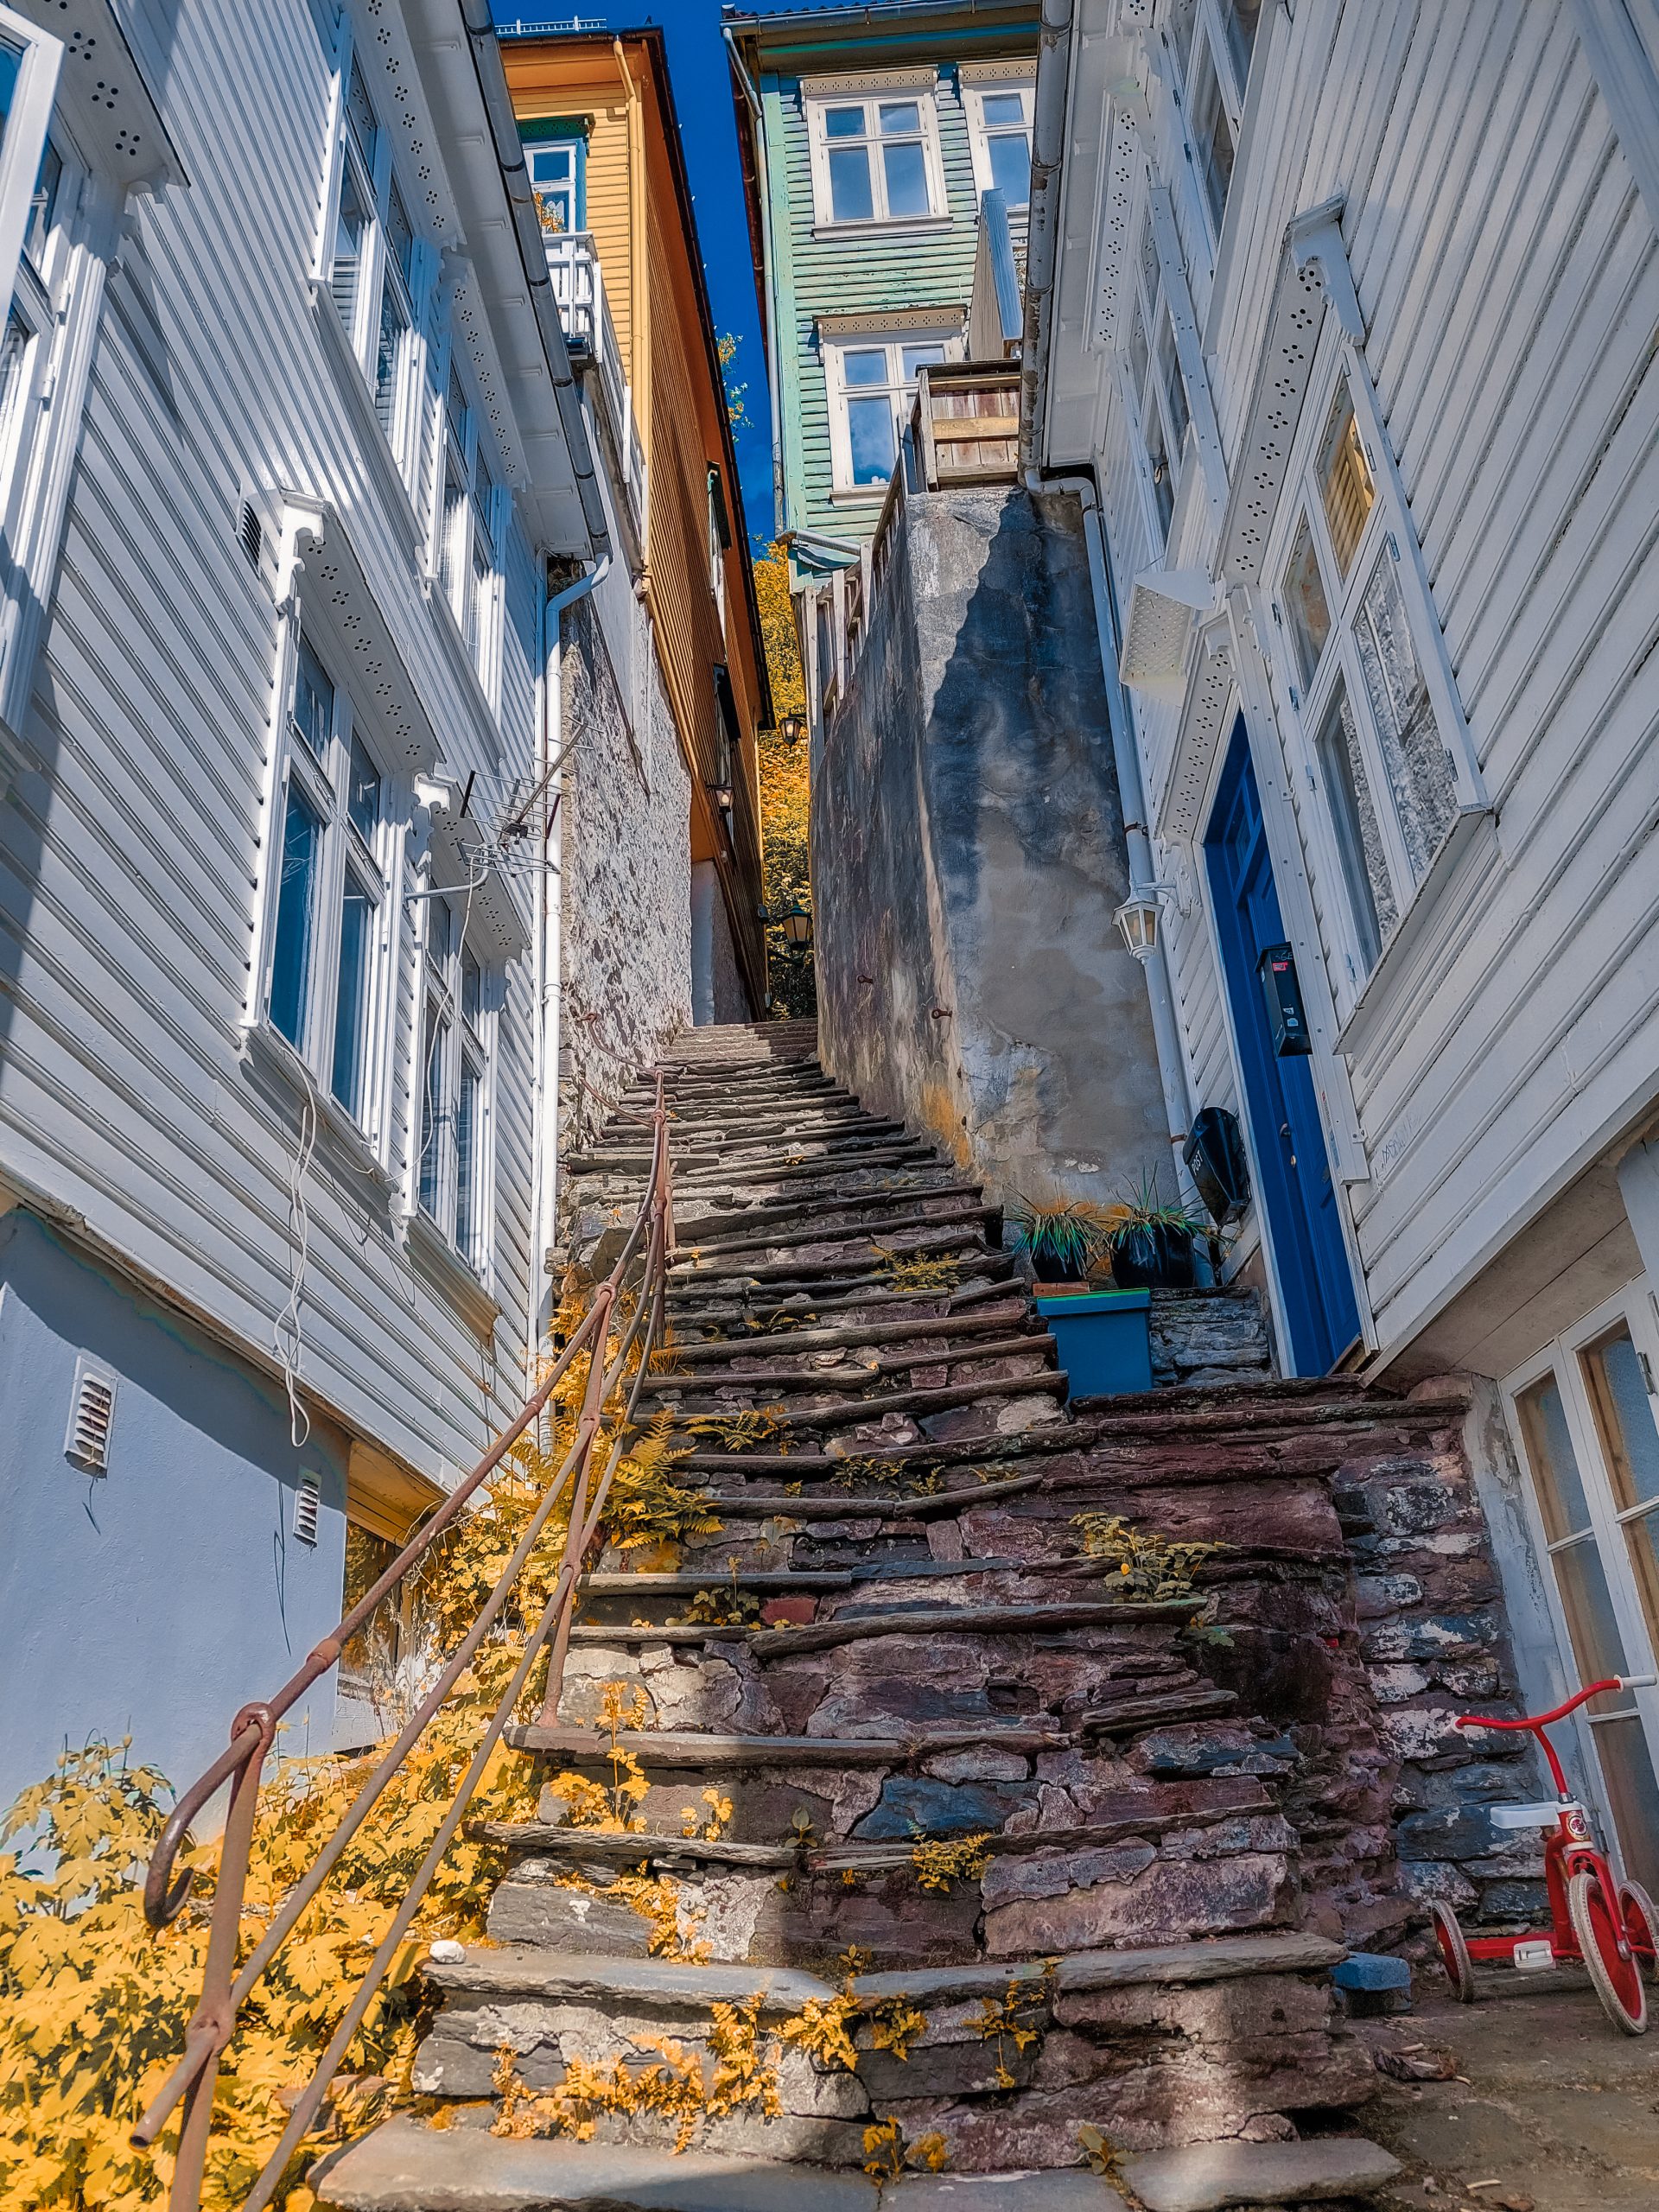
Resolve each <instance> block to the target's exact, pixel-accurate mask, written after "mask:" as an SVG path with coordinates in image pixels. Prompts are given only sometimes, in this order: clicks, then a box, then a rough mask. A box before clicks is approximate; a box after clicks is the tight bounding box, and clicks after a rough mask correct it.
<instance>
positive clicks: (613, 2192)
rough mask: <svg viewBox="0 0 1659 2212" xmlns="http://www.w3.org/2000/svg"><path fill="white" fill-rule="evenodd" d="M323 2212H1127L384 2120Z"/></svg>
mask: <svg viewBox="0 0 1659 2212" xmlns="http://www.w3.org/2000/svg"><path fill="white" fill-rule="evenodd" d="M308 2178H309V2180H310V2183H311V2186H312V2188H313V2189H314V2190H315V2191H316V2192H317V2201H318V2204H319V2206H320V2207H321V2208H322V2212H328V2208H331V2207H334V2208H338V2212H782V2208H783V2207H785V2206H787V2207H788V2212H1122V2208H1123V2200H1122V2197H1121V2196H1119V2195H1118V2193H1117V2191H1116V2190H1115V2189H1114V2188H1113V2187H1112V2186H1111V2184H1110V2183H1109V2182H1105V2181H1101V2180H1097V2179H1096V2178H1095V2177H1094V2176H1092V2175H1090V2174H1084V2173H1067V2172H1065V2171H1059V2172H1049V2173H1035V2172H1017V2173H1007V2174H995V2175H989V2174H980V2175H973V2176H971V2177H970V2176H963V2175H943V2174H907V2175H906V2177H905V2178H904V2179H903V2180H902V2181H899V2182H890V2183H882V2184H878V2183H875V2182H874V2181H872V2180H871V2179H870V2178H869V2177H868V2175H866V2174H863V2173H861V2172H857V2171H845V2170H841V2171H837V2170H835V2169H832V2168H829V2167H822V2166H811V2165H807V2164H791V2163H787V2162H785V2160H783V2159H781V2158H763V2157H759V2156H744V2155H742V2154H741V2153H737V2152H728V2153H726V2154H724V2155H716V2154H711V2153H709V2152H700V2151H686V2152H682V2153H680V2154H678V2155H675V2154H673V2153H671V2152H663V2151H661V2150H657V2149H650V2148H643V2147H639V2146H637V2145H629V2144H612V2143H575V2142H570V2141H568V2140H565V2141H547V2140H541V2141H534V2140H532V2141H513V2140H510V2139H502V2138H500V2137H499V2136H494V2135H491V2134H489V2133H486V2132H485V2131H484V2130H483V2129H481V2128H477V2127H433V2126H428V2125H427V2124H426V2123H425V2122H424V2121H423V2120H416V2119H412V2118H410V2117H407V2116H401V2115H400V2116H399V2117H398V2118H397V2119H396V2120H387V2121H386V2122H385V2124H384V2125H383V2126H379V2127H378V2128H376V2129H375V2130H374V2132H373V2133H372V2134H370V2135H365V2136H364V2137H363V2138H362V2139H361V2140H360V2141H359V2142H357V2143H353V2145H350V2147H349V2148H348V2149H346V2150H345V2151H343V2152H334V2153H333V2154H332V2155H331V2156H330V2157H328V2158H325V2159H323V2160H321V2162H320V2163H319V2164H316V2165H314V2166H313V2167H312V2169H311V2171H310V2175H309V2177H308Z"/></svg>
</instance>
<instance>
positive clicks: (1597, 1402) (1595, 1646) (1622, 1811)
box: [1505, 1280, 1659, 1882]
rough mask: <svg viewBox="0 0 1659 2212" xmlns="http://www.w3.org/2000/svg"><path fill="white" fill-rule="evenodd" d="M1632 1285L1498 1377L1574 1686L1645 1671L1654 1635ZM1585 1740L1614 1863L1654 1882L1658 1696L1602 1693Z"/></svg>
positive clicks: (1647, 1389) (1639, 1340)
mask: <svg viewBox="0 0 1659 2212" xmlns="http://www.w3.org/2000/svg"><path fill="white" fill-rule="evenodd" d="M1653 1315H1654V1308H1653V1303H1652V1300H1651V1299H1650V1298H1649V1296H1648V1295H1647V1285H1646V1282H1645V1281H1643V1280H1638V1281H1636V1282H1634V1283H1632V1284H1631V1285H1630V1287H1629V1288H1628V1289H1627V1290H1624V1291H1623V1292H1621V1293H1620V1294H1619V1295H1618V1297H1617V1298H1615V1299H1613V1300H1610V1301H1609V1302H1608V1303H1607V1304H1606V1305H1605V1306H1599V1307H1598V1308H1597V1309H1596V1311H1595V1312H1594V1313H1592V1314H1589V1315H1587V1316H1586V1318H1585V1319H1584V1320H1583V1321H1581V1322H1580V1325H1578V1326H1577V1327H1576V1328H1575V1329H1573V1330H1571V1331H1569V1332H1567V1334H1566V1335H1565V1336H1563V1337H1561V1338H1558V1339H1557V1340H1556V1342H1555V1343H1554V1344H1551V1345H1550V1346H1549V1347H1548V1349H1547V1351H1545V1352H1544V1353H1543V1354H1542V1355H1541V1357H1539V1358H1538V1359H1536V1360H1535V1361H1533V1362H1531V1363H1529V1366H1528V1367H1526V1368H1525V1369H1523V1370H1522V1371H1521V1373H1520V1374H1519V1375H1518V1376H1513V1377H1511V1378H1510V1383H1508V1384H1507V1385H1506V1386H1505V1395H1506V1397H1507V1399H1508V1401H1509V1403H1510V1408H1511V1411H1512V1414H1513V1415H1514V1418H1515V1425H1516V1430H1517V1433H1518V1439H1519V1442H1520V1446H1521V1456H1522V1461H1523V1464H1524V1466H1525V1469H1526V1471H1527V1474H1528V1475H1529V1478H1530V1483H1531V1492H1532V1506H1533V1512H1534V1518H1535V1541H1536V1543H1537V1545H1538V1548H1539V1550H1540V1551H1541V1554H1542V1555H1543V1558H1544V1560H1545V1562H1546V1573H1547V1579H1548V1594H1549V1598H1550V1601H1551V1603H1550V1610H1551V1612H1552V1615H1553V1616H1554V1621H1555V1625H1556V1633H1557V1636H1558V1638H1559V1640H1560V1647H1561V1651H1560V1656H1561V1659H1562V1662H1563V1663H1564V1665H1565V1667H1566V1669H1567V1673H1568V1675H1570V1676H1571V1677H1573V1680H1574V1681H1575V1684H1576V1685H1579V1686H1581V1685H1582V1684H1584V1683H1586V1682H1592V1681H1597V1680H1599V1679H1600V1678H1602V1677H1605V1676H1606V1675H1630V1674H1639V1673H1645V1672H1646V1671H1647V1670H1648V1669H1650V1668H1651V1667H1652V1665H1653V1663H1654V1652H1655V1646H1656V1643H1659V1426H1656V1401H1655V1398H1654V1395H1653V1391H1652V1376H1653V1372H1654V1367H1655V1363H1656V1361H1659V1339H1656V1336H1655V1332H1654V1320H1653ZM1580 1741H1581V1742H1582V1741H1587V1746H1588V1749H1589V1751H1590V1752H1591V1755H1592V1759H1593V1763H1594V1764H1593V1773H1594V1776H1595V1778H1597V1779H1599V1782H1600V1783H1601V1787H1602V1792H1603V1795H1604V1796H1605V1801H1606V1803H1607V1808H1608V1810H1609V1811H1610V1812H1611V1815H1612V1822H1613V1827H1614V1830H1615V1833H1616V1837H1617V1840H1618V1846H1619V1847H1620V1849H1621V1851H1622V1853H1623V1855H1624V1862H1625V1866H1626V1868H1627V1869H1628V1871H1629V1872H1630V1873H1631V1874H1633V1875H1634V1876H1635V1877H1636V1878H1637V1880H1639V1881H1643V1882H1653V1881H1655V1880H1659V1781H1656V1778H1655V1771H1654V1762H1655V1753H1656V1749H1659V1700H1656V1695H1655V1694H1654V1693H1653V1692H1650V1691H1637V1692H1631V1691H1628V1690H1609V1691H1605V1692H1604V1693H1603V1694H1602V1695H1601V1696H1600V1697H1599V1698H1597V1699H1595V1700H1593V1702H1592V1704H1591V1705H1590V1707H1588V1708H1587V1709H1586V1720H1585V1723H1584V1724H1583V1731H1582V1735H1581V1737H1580Z"/></svg>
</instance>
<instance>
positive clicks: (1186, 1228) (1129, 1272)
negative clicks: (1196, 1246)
mask: <svg viewBox="0 0 1659 2212" xmlns="http://www.w3.org/2000/svg"><path fill="white" fill-rule="evenodd" d="M1204 1227H1205V1223H1204V1222H1203V1220H1202V1219H1200V1218H1199V1217H1198V1215H1196V1214H1192V1213H1189V1212H1188V1211H1187V1210H1186V1208H1185V1206H1183V1205H1165V1204H1164V1202H1163V1201H1162V1199H1160V1197H1159V1195H1158V1179H1157V1177H1156V1176H1155V1175H1153V1174H1150V1173H1148V1174H1144V1175H1142V1176H1141V1179H1140V1180H1139V1182H1138V1183H1136V1184H1135V1185H1134V1186H1133V1188H1132V1189H1131V1191H1130V1192H1129V1194H1128V1197H1127V1198H1121V1199H1119V1201H1118V1202H1117V1204H1116V1205H1114V1206H1113V1207H1112V1208H1111V1210H1110V1219H1109V1225H1108V1227H1107V1229H1106V1243H1107V1248H1108V1249H1109V1251H1110V1254H1111V1259H1112V1281H1114V1282H1115V1283H1116V1284H1117V1286H1118V1287H1119V1288H1120V1289H1122V1290H1191V1289H1192V1281H1193V1272H1192V1239H1193V1237H1194V1236H1196V1235H1198V1233H1199V1232H1200V1231H1201V1230H1203V1229H1204Z"/></svg>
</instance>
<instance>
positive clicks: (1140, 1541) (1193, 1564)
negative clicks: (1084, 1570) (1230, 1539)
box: [1071, 1513, 1233, 1602]
mask: <svg viewBox="0 0 1659 2212" xmlns="http://www.w3.org/2000/svg"><path fill="white" fill-rule="evenodd" d="M1071 1525H1072V1527H1073V1528H1074V1529H1078V1530H1080V1531H1081V1541H1082V1545H1083V1551H1084V1556H1085V1557H1086V1558H1089V1559H1099V1560H1106V1561H1108V1562H1109V1563H1110V1564H1111V1565H1114V1566H1116V1568H1117V1573H1118V1579H1119V1580H1120V1581H1121V1582H1122V1591H1123V1594H1124V1595H1125V1596H1133V1597H1136V1598H1146V1599H1152V1600H1153V1601H1154V1602H1161V1601H1163V1600H1165V1599H1177V1598H1196V1597H1197V1595H1198V1591H1197V1588H1196V1586H1195V1585H1194V1581H1193V1575H1194V1572H1195V1570H1196V1569H1197V1568H1198V1567H1202V1566H1203V1565H1204V1563H1205V1560H1211V1559H1215V1558H1217V1557H1218V1556H1219V1555H1220V1554H1222V1553H1223V1552H1228V1551H1230V1550H1231V1549H1232V1548H1233V1547H1232V1546H1231V1545H1230V1544H1220V1543H1203V1542H1199V1541H1179V1540H1176V1539H1173V1538H1171V1537H1168V1536H1160V1535H1159V1534H1158V1533H1157V1531H1156V1530H1155V1529H1136V1528H1134V1527H1132V1526H1131V1525H1130V1523H1129V1522H1128V1520H1126V1519H1125V1517H1124V1516H1123V1515H1122V1514H1121V1513H1078V1514H1074V1515H1073V1516H1072V1520H1071Z"/></svg>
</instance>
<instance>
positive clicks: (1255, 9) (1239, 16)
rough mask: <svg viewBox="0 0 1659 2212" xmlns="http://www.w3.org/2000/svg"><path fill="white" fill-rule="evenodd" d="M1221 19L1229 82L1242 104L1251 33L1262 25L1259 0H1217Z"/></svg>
mask: <svg viewBox="0 0 1659 2212" xmlns="http://www.w3.org/2000/svg"><path fill="white" fill-rule="evenodd" d="M1221 22H1222V29H1223V31H1224V34H1225V35H1226V40H1227V54H1228V59H1229V60H1230V61H1231V63H1232V65H1233V84H1234V86H1235V88H1236V92H1237V95H1238V99H1239V104H1240V105H1241V106H1242V105H1243V100H1244V88H1245V86H1247V85H1248V84H1249V81H1250V60H1251V57H1252V55H1253V54H1255V35H1256V32H1257V31H1258V30H1259V29H1261V25H1262V0H1221Z"/></svg>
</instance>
